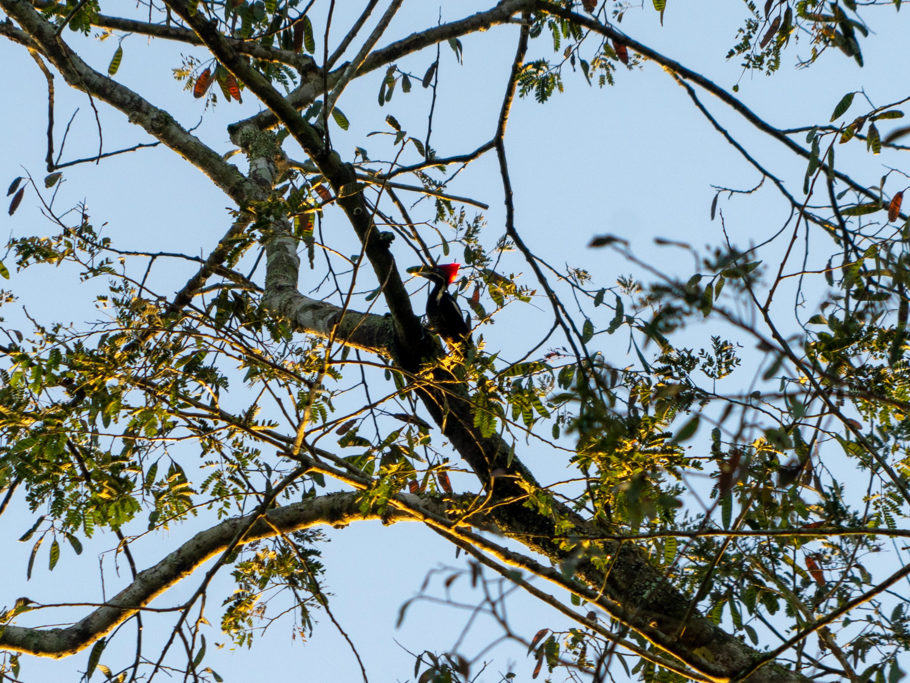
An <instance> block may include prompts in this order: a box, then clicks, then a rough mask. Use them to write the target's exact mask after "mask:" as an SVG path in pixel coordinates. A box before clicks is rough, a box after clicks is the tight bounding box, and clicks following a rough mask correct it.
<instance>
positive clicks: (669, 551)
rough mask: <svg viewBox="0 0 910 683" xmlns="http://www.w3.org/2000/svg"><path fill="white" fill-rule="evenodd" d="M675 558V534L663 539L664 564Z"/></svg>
mask: <svg viewBox="0 0 910 683" xmlns="http://www.w3.org/2000/svg"><path fill="white" fill-rule="evenodd" d="M675 559H676V536H667V538H666V539H665V540H664V564H671V563H672V562H673V560H675Z"/></svg>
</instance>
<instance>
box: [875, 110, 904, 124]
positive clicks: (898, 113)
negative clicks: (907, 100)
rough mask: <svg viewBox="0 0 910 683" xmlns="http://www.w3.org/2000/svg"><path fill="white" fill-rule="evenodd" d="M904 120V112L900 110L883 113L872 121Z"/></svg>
mask: <svg viewBox="0 0 910 683" xmlns="http://www.w3.org/2000/svg"><path fill="white" fill-rule="evenodd" d="M902 118H904V112H902V111H901V110H900V109H889V110H888V111H883V112H882V113H881V114H876V115H875V116H873V117H872V119H871V120H872V121H880V120H882V119H902Z"/></svg>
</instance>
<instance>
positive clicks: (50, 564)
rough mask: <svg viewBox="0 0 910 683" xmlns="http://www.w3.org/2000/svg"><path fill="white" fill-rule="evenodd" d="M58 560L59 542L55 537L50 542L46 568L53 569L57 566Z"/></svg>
mask: <svg viewBox="0 0 910 683" xmlns="http://www.w3.org/2000/svg"><path fill="white" fill-rule="evenodd" d="M59 561H60V543H59V542H58V541H57V539H56V538H55V539H54V541H53V543H51V553H50V556H49V557H48V560H47V568H48V569H50V570H53V569H54V567H56V566H57V562H59Z"/></svg>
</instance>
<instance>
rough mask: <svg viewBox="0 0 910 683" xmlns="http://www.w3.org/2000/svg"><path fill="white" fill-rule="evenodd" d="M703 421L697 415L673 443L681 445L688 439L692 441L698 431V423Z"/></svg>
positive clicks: (679, 432) (677, 434) (682, 429)
mask: <svg viewBox="0 0 910 683" xmlns="http://www.w3.org/2000/svg"><path fill="white" fill-rule="evenodd" d="M700 421H701V418H700V417H699V416H698V415H696V416H695V417H693V418H692V419H691V420H689V421H688V422H686V424H684V425H683V426H682V428H681V429H680V430H679V431H678V432H677V433H676V436H675V437H673V443H681V442H683V441H686V440H687V439H691V438H692V437H693V436H694V435H695V432H696V431H697V430H698V423H699V422H700Z"/></svg>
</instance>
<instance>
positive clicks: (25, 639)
mask: <svg viewBox="0 0 910 683" xmlns="http://www.w3.org/2000/svg"><path fill="white" fill-rule="evenodd" d="M408 495H410V494H408ZM413 498H415V499H417V496H413ZM415 502H416V500H415ZM419 506H421V507H429V508H430V509H433V510H434V511H436V512H437V513H438V514H441V515H445V514H446V512H445V506H444V504H442V503H439V502H437V501H428V500H423V499H420V502H419ZM368 519H382V520H383V522H386V523H388V522H401V521H413V520H414V518H413V517H411V516H409V515H408V514H406V513H404V512H400V511H398V510H386V511H385V512H384V513H382V514H379V513H372V512H370V513H367V514H363V513H362V512H361V510H360V494H359V493H332V494H328V495H324V496H320V497H318V498H313V499H311V500H307V501H303V502H301V503H294V504H292V505H287V506H284V507H279V508H274V509H272V510H269V511H268V512H266V513H265V515H264V516H263V519H260V520H258V521H256V522H255V523H252V526H250V529H249V531H248V532H247V533H246V535H245V536H244V537H243V539H242V540H241V541H240V543H241V544H246V543H251V542H253V541H257V540H260V539H263V538H271V537H273V536H275V535H276V530H277V531H279V532H281V533H291V532H293V531H301V530H303V529H309V528H311V527H315V526H321V525H326V524H330V525H332V526H336V527H337V526H344V525H347V524H351V523H353V522H358V521H362V520H368ZM250 524H251V516H250V515H246V516H243V517H235V518H233V519H228V520H225V521H223V522H221V523H220V524H217V525H215V526H213V527H211V528H209V529H206V530H205V531H201V532H199V533H198V534H196V535H195V536H193V538H191V539H190V540H188V541H187V542H186V543H184V544H183V545H181V546H180V547H179V548H178V549H177V550H175V551H174V552H172V553H170V554H169V555H167V556H166V557H164V558H163V559H162V560H161V561H159V562H158V563H157V564H155V565H154V566H152V567H150V568H148V569H146V570H144V571H142V572H139V574H138V576H137V577H136V579H135V580H134V581H133V582H132V583H131V584H130V585H129V586H127V587H126V588H125V589H124V590H122V591H120V592H119V593H118V594H117V595H115V596H114V597H113V598H111V599H110V600H109V601H107V602H106V603H104V604H103V605H102V606H100V607H98V608H97V609H95V610H94V611H93V612H92V613H91V614H89V615H87V616H86V617H84V618H83V619H81V620H79V621H78V622H76V623H75V624H73V625H72V626H67V627H64V628H50V629H41V628H28V627H22V626H13V625H5V626H4V627H3V629H0V649H3V650H8V651H10V652H22V653H27V654H32V655H41V656H46V657H53V658H55V659H59V658H62V657H66V656H68V655H72V654H75V653H77V652H79V651H80V650H83V649H85V648H86V647H88V646H89V645H91V644H92V643H94V642H95V641H97V640H98V639H99V638H103V637H104V636H105V635H107V634H108V633H110V632H111V631H112V630H113V629H114V628H116V627H117V626H118V625H119V624H121V623H123V622H124V621H126V620H127V619H129V618H130V617H131V616H132V615H134V614H136V613H137V612H139V611H140V610H141V609H142V608H143V607H145V606H146V605H148V604H149V603H150V602H151V601H152V600H153V599H154V598H155V597H156V596H158V595H160V594H161V593H163V592H164V591H166V590H167V589H169V588H171V587H172V586H174V585H175V584H177V583H178V582H179V581H180V580H181V579H183V578H185V577H187V576H189V575H190V574H192V573H193V572H194V571H195V570H196V569H197V568H198V567H199V566H200V565H202V564H203V563H204V562H205V561H206V560H208V559H210V558H212V557H214V556H216V555H218V554H219V553H221V552H223V551H224V550H225V549H226V548H227V547H228V545H229V544H230V543H231V542H232V540H233V539H234V537H235V535H236V534H237V532H238V530H242V529H243V528H244V526H248V525H250ZM32 609H34V607H33V608H32ZM20 613H21V612H20Z"/></svg>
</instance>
